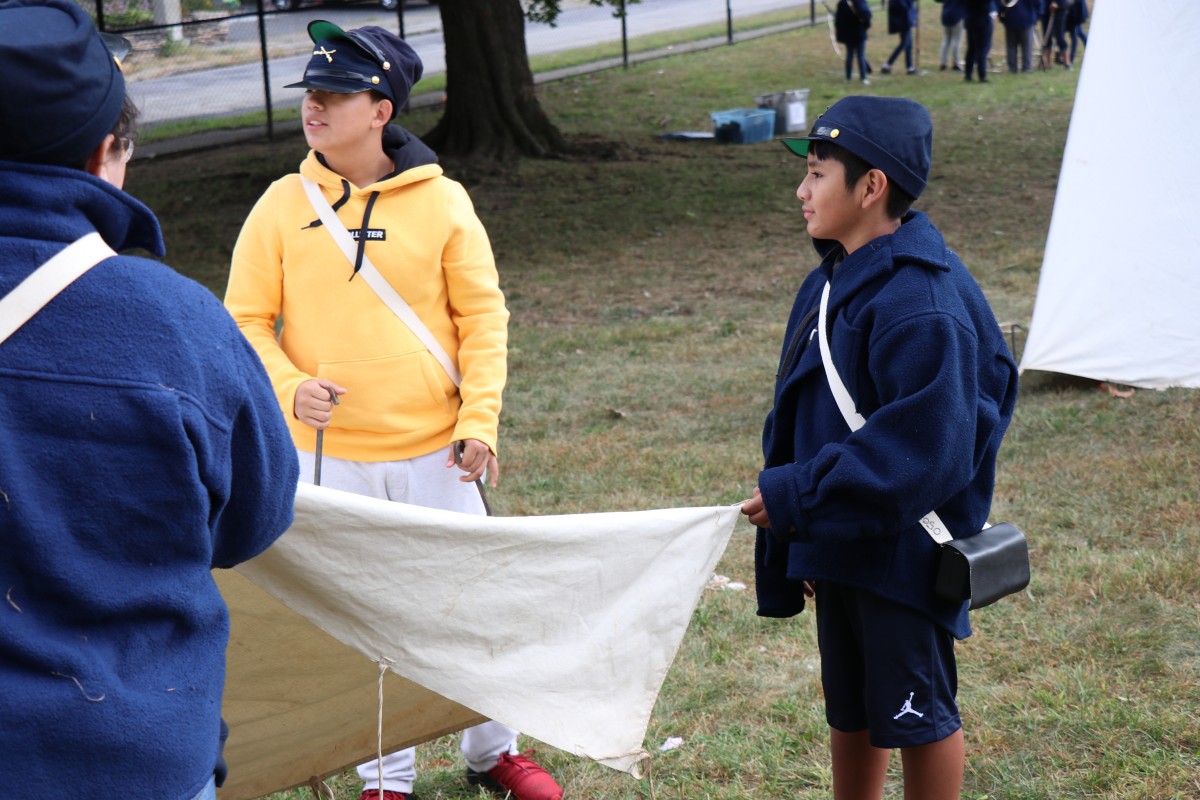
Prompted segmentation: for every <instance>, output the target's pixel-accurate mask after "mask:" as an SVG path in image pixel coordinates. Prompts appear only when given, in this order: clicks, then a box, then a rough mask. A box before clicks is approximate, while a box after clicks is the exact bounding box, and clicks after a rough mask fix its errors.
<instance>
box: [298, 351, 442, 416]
mask: <svg viewBox="0 0 1200 800" xmlns="http://www.w3.org/2000/svg"><path fill="white" fill-rule="evenodd" d="M439 373H442V369H441V367H440V366H438V364H437V363H435V362H434V360H433V356H431V355H429V353H428V352H427V351H425V350H420V351H416V352H412V353H406V354H404V355H398V356H383V357H380V358H367V359H357V360H353V361H323V362H321V363H320V364H319V365H318V367H317V375H318V376H319V377H322V378H328V379H329V380H331V381H333V382H334V383H336V384H338V385H340V386H344V387H345V388H346V394H345V395H343V396H342V398H341V400H342V401H341V403H340V404H339V405H338V406H337V407H336V408H335V409H334V412H333V423H332V424H333V426H334V427H336V428H341V429H343V430H355V431H366V432H369V433H398V432H404V431H413V430H419V429H428V428H429V426H430V423H431V422H433V421H435V420H438V419H439V418H443V417H452V416H453V414H454V410H453V409H452V408H451V402H450V401H451V394H452V392H453V386H454V384H453V383H450V379H449V377H446V381H445V382H446V383H447V384H449V386H450V388H449V389H447V387H446V386H445V385H444V384H443V382H442V381H441V380H440V377H439Z"/></svg>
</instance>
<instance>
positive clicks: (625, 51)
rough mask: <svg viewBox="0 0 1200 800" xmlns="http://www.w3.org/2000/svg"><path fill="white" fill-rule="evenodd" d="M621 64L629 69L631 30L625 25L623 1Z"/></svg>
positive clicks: (622, 4)
mask: <svg viewBox="0 0 1200 800" xmlns="http://www.w3.org/2000/svg"><path fill="white" fill-rule="evenodd" d="M621 64H623V65H624V67H625V69H629V30H628V28H627V27H626V25H625V0H621Z"/></svg>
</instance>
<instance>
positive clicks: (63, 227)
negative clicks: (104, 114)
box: [0, 162, 166, 258]
mask: <svg viewBox="0 0 1200 800" xmlns="http://www.w3.org/2000/svg"><path fill="white" fill-rule="evenodd" d="M0 178H3V180H0V185H3V193H4V194H5V195H6V196H5V198H4V199H3V200H0V217H3V216H6V215H7V214H9V213H15V214H18V215H23V214H26V213H28V214H31V215H34V216H35V217H36V219H37V225H38V226H39V233H38V234H37V238H41V239H44V240H46V241H63V242H71V241H73V240H74V239H76V238H78V237H80V236H83V235H84V234H86V233H88V232H89V230H95V231H96V232H97V233H99V234H100V236H101V237H102V238H103V239H104V241H105V242H107V243H108V246H109V247H111V248H112V249H114V250H116V251H117V252H121V251H123V250H129V249H132V248H141V249H142V250H146V251H147V252H149V253H152V254H153V255H155V256H158V257H159V258H162V257H163V256H164V255H166V247H165V246H164V244H163V237H162V229H161V228H160V227H159V224H158V220H157V219H156V218H155V216H154V212H152V211H151V210H150V209H149V208H147V207H146V206H145V205H144V204H143V203H141V202H140V201H138V200H136V199H135V198H133V197H132V196H130V195H128V194H126V193H125V192H123V191H121V190H120V189H118V188H117V187H115V186H113V185H112V184H109V183H107V182H105V181H102V180H100V179H99V178H96V177H94V176H92V175H89V174H88V173H86V172H84V171H83V170H79V169H73V168H70V167H56V166H48V165H44V164H26V163H17V162H0Z"/></svg>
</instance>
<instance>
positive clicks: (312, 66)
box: [284, 19, 423, 116]
mask: <svg viewBox="0 0 1200 800" xmlns="http://www.w3.org/2000/svg"><path fill="white" fill-rule="evenodd" d="M308 35H309V38H311V39H312V41H313V44H314V46H315V47H314V49H313V51H312V58H310V59H309V61H308V65H307V66H306V67H305V69H304V78H303V79H302V80H300V81H297V82H296V83H291V84H288V85H287V86H285V87H284V88H285V89H321V90H323V91H327V92H335V93H337V94H353V93H355V92H365V91H368V90H375V91H377V92H379V93H380V94H382V95H383V96H384V97H386V98H388V99H389V100H391V101H392V116H395V114H396V112H397V111H399V110H400V109H401V108H403V107H404V104H405V103H407V102H408V95H409V92H410V91H411V90H412V87H413V84H415V83H416V82H417V81H419V80H421V74H422V71H423V67H422V65H421V57H420V56H418V55H417V53H416V51H415V50H413V49H412V48H411V47H410V46H409V45H408V43H407V42H405V41H404V40H403V39H401V38H400V37H399V36H397V35H396V34H394V33H392V32H391V31H389V30H386V29H384V28H380V27H378V26H375V25H367V26H364V27H362V28H353V29H351V30H348V31H346V30H342V29H341V28H340V27H339V26H337V25H335V24H334V23H332V22H330V21H328V20H324V19H316V20H313V21H312V22H310V23H308Z"/></svg>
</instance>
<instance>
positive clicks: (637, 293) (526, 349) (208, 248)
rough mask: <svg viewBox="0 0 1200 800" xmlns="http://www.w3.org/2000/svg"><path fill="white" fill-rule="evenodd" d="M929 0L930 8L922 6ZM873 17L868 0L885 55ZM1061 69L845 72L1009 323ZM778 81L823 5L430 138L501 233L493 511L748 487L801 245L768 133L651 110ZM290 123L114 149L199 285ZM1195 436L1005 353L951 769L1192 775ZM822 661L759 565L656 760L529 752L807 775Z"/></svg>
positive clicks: (731, 569)
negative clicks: (721, 141) (1030, 570)
mask: <svg viewBox="0 0 1200 800" xmlns="http://www.w3.org/2000/svg"><path fill="white" fill-rule="evenodd" d="M922 6H923V7H924V8H925V13H926V18H925V20H924V21H925V30H926V31H931V30H936V19H935V17H934V16H933V15H934V14H935V13H936V10H937V6H936V5H932V4H922ZM893 38H894V37H885V36H883V35H882V34H881V33H879V32H878V31H876V30H873V32H872V38H871V40H870V43H869V46H868V49H869V52H870V54H871V56H872V57H873V59H874V61H875V63H876V64H878V63H879V62H880V60H881V55H882V54H885V48H888V49H890V46H891V44H892V42H893ZM932 47H933V45H932V44H931V43H930V42H929V41H926V42H925V45H924V48H923V49H924V51H925V57H924V59H923V61H924V64H925V65H926V66H928V64H929V61H930V58H929V55H928V54H929V53H930V52H932ZM1085 60H1086V55H1085ZM1077 76H1078V72H1072V73H1066V72H1063V71H1052V72H1044V73H1043V72H1038V73H1034V74H1032V75H1022V76H1009V75H1008V74H1006V73H1001V72H997V73H996V74H995V75H994V78H993V80H992V81H991V82H990V83H989V84H988V85H985V86H981V85H979V84H965V83H964V82H963V81H962V80H961V79H956V75H955V74H954V73H946V74H941V73H937V72H934V73H931V74H928V75H925V76H923V77H911V78H910V77H906V76H891V77H890V78H885V77H882V76H880V77H878V78H877V79H876V80H875V81H874V83H873V84H872V85H871V86H870V87H868V88H867V89H866V91H867V92H869V93H872V94H901V93H906V94H908V95H910V96H913V97H915V98H917V99H919V100H921V101H922V102H924V103H925V104H926V105H927V106H929V108H930V110H931V112H932V114H933V116H934V120H935V130H936V133H935V144H934V170H933V175H932V178H931V181H930V184H929V188H928V190H927V192H926V194H925V196H924V197H923V198H922V199H921V200H920V202H919V203H918V207H920V208H922V209H924V210H926V211H928V212H929V213H930V215H931V216H932V217H933V219H934V220H935V222H936V223H937V224H938V225H939V226H940V227H941V228H942V230H943V231H944V232H945V234H946V236H947V239H948V241H949V242H950V244H951V246H952V247H953V248H955V250H956V251H958V252H959V253H960V255H961V256H962V257H963V260H964V261H965V262H966V264H967V265H968V267H969V268H970V269H971V270H972V272H973V274H974V275H975V276H976V277H977V279H978V280H979V281H980V283H981V284H982V285H983V287H984V289H985V291H986V293H987V295H988V297H989V299H990V300H991V302H992V304H993V306H994V308H995V311H996V314H997V316H998V318H999V319H1000V320H1001V321H1005V322H1008V323H1018V324H1020V325H1023V326H1027V325H1028V322H1029V319H1030V315H1031V312H1032V307H1033V299H1034V294H1035V291H1036V286H1037V278H1038V270H1039V267H1040V264H1041V257H1042V250H1043V247H1044V244H1045V237H1046V233H1047V230H1048V227H1049V222H1050V214H1051V207H1052V203H1053V199H1054V192H1055V186H1056V182H1057V178H1058V172H1059V164H1060V162H1061V158H1062V150H1063V144H1064V141H1065V137H1066V129H1067V124H1068V120H1069V115H1070V110H1071V105H1072V100H1073V96H1074V86H1075V81H1076V79H1077ZM800 87H808V88H809V89H810V90H811V96H810V100H809V116H810V119H811V117H812V116H813V115H814V114H815V113H818V112H819V111H821V110H822V109H823V108H824V107H825V106H827V105H829V104H830V103H831V102H833V101H834V100H836V99H837V98H838V97H841V96H842V95H843V94H845V93H846V92H847V91H848V90H852V91H860V90H862V88H863V87H861V86H860V85H858V84H846V83H844V82H843V80H842V75H841V63H840V60H839V59H838V58H837V57H836V56H835V55H834V53H833V51H832V49H831V47H830V44H829V40H828V36H827V33H826V31H825V30H824V29H823V28H817V29H813V30H800V31H796V32H793V33H788V34H783V35H779V36H774V37H768V38H765V39H761V40H756V41H753V42H749V43H743V44H739V45H738V46H736V47H731V48H719V49H717V50H712V51H708V52H704V53H697V54H690V55H681V56H677V57H673V58H670V59H666V60H662V61H657V62H653V63H647V64H642V65H638V66H635V67H633V68H631V69H629V70H627V71H626V70H614V71H611V72H607V73H603V74H595V75H590V76H587V77H582V78H579V79H574V80H569V81H562V82H556V83H553V84H547V85H544V86H542V87H539V96H540V98H541V101H542V103H543V104H544V105H545V107H546V109H547V110H548V111H549V113H550V114H551V116H552V117H553V118H554V119H555V120H557V121H558V122H559V124H560V125H561V126H562V128H563V130H564V131H565V132H566V133H567V135H568V136H569V137H570V139H571V141H572V143H573V145H574V146H575V147H576V150H577V152H578V153H579V155H577V156H576V157H574V158H570V159H564V160H557V161H549V162H534V161H527V162H522V163H520V164H519V165H516V166H515V167H499V166H494V165H492V166H490V165H479V164H475V165H471V164H462V163H454V162H452V163H448V164H447V168H448V170H449V172H450V174H451V175H453V176H454V177H457V178H459V179H460V180H463V181H464V182H465V183H466V184H467V186H468V187H469V189H470V191H471V194H472V197H473V199H474V200H475V202H476V204H477V208H478V210H479V213H480V215H481V217H482V218H483V220H484V222H485V223H486V225H487V227H488V230H489V232H490V234H491V236H492V238H493V243H494V246H495V250H496V253H497V258H498V263H499V265H500V269H501V276H502V281H503V285H504V289H505V291H506V294H507V297H508V301H509V306H510V308H511V310H512V314H513V316H512V328H511V334H512V342H511V343H512V352H511V362H510V380H509V385H508V389H507V391H506V394H505V409H504V415H503V426H502V431H501V457H502V462H503V467H504V470H503V480H502V483H501V485H500V487H499V488H498V489H497V490H496V491H494V492H493V493H492V495H491V497H492V500H493V504H494V506H495V507H496V509H497V513H501V514H507V515H516V514H545V513H561V512H589V511H607V510H617V509H635V508H650V507H668V506H677V505H700V504H714V503H725V502H733V501H736V500H737V499H739V498H742V497H744V496H746V495H748V493H749V492H750V490H751V488H752V487H753V485H754V481H755V476H756V470H757V466H758V464H759V462H760V460H761V454H760V452H759V441H758V437H759V432H760V430H761V425H762V420H763V416H764V415H765V414H766V412H767V410H768V409H769V406H770V391H771V385H772V376H773V374H774V369H775V360H776V358H777V354H778V349H779V346H780V339H781V337H782V334H783V330H782V329H783V323H784V320H785V319H786V315H787V312H788V309H789V307H790V303H791V298H792V295H793V294H794V291H795V289H796V287H797V286H798V285H799V282H800V280H801V278H802V276H803V275H804V274H805V273H806V271H807V270H809V269H810V268H811V267H812V266H813V265H814V263H815V258H814V255H813V252H812V250H811V246H810V244H809V242H808V239H807V238H806V236H805V234H804V223H803V219H802V218H801V216H800V214H799V213H798V207H797V203H796V201H795V198H794V196H793V193H794V190H795V187H796V184H797V182H798V181H799V179H800V178H801V176H802V170H803V167H802V165H801V163H800V162H799V161H798V160H797V159H794V158H792V157H790V156H788V155H787V154H786V153H785V152H784V150H783V148H782V147H780V146H779V145H777V144H774V143H770V144H762V145H750V146H744V147H738V146H716V145H713V144H711V143H698V142H693V143H678V142H665V141H661V140H658V139H656V138H655V134H657V133H659V132H662V131H664V130H678V129H695V128H706V127H708V125H709V123H708V114H709V112H711V111H714V110H719V109H723V108H731V107H736V106H744V105H750V104H752V101H753V97H754V95H756V94H762V93H766V92H771V91H779V90H784V89H792V88H800ZM1115 101H1116V100H1115ZM434 121H435V118H434V116H433V115H432V114H431V113H422V114H418V115H415V116H413V117H411V118H409V119H408V120H407V123H408V124H409V126H410V127H412V128H413V129H414V130H417V131H423V130H426V129H428V128H429V127H431V126H432V124H433V122H434ZM304 152H305V148H304V144H303V141H302V140H300V139H298V138H294V139H286V140H283V141H280V142H277V143H274V144H270V145H244V146H236V147H226V148H223V149H222V150H220V151H210V152H205V153H197V154H194V155H191V156H187V157H177V158H162V159H158V160H157V161H155V162H145V163H135V164H134V165H133V168H132V170H131V177H130V183H129V187H130V190H131V191H132V192H133V194H135V195H137V196H139V197H141V198H143V199H145V200H146V201H147V202H148V203H149V205H150V206H151V207H152V208H154V209H156V210H157V211H158V212H159V214H160V217H161V218H162V220H163V222H164V226H165V228H166V238H167V242H168V248H169V251H170V256H169V259H168V260H169V261H170V263H172V264H173V265H174V266H175V267H177V268H178V269H180V270H182V271H184V272H185V273H187V274H190V275H193V276H195V277H197V279H199V280H201V281H203V282H204V283H205V284H206V285H208V286H209V287H211V288H212V289H213V290H214V291H215V292H217V293H221V292H222V291H223V289H224V282H225V275H226V271H227V266H228V259H229V254H230V250H231V248H232V245H233V241H234V239H235V237H236V235H237V232H238V229H239V227H240V224H241V222H242V220H243V219H244V217H245V214H246V212H247V211H248V210H249V208H250V206H251V205H252V204H253V202H254V201H255V199H256V198H257V196H258V195H259V193H260V192H261V191H262V190H263V189H264V188H265V187H266V185H267V183H268V182H269V181H271V180H273V179H274V178H275V177H278V176H279V175H281V174H283V173H284V172H287V171H291V170H294V169H295V167H296V165H297V164H298V163H299V161H300V160H301V159H302V157H303V155H304ZM1114 224H1119V220H1114ZM1016 341H1017V346H1018V349H1019V348H1020V346H1021V343H1022V340H1021V338H1020V336H1018V337H1017V340H1016ZM1198 452H1200V394H1197V393H1196V392H1190V391H1183V390H1171V391H1165V392H1152V391H1139V392H1136V393H1135V394H1134V395H1133V396H1132V397H1130V398H1128V399H1120V398H1115V397H1113V396H1110V395H1109V394H1108V393H1106V392H1102V391H1098V390H1097V387H1096V385H1095V384H1094V383H1093V382H1090V381H1084V380H1079V379H1073V378H1067V377H1063V376H1054V375H1047V374H1036V373H1035V374H1027V375H1025V376H1024V377H1023V384H1022V390H1021V396H1020V400H1019V402H1018V405H1017V411H1016V416H1015V418H1014V420H1013V425H1012V428H1011V431H1010V433H1009V436H1008V438H1007V439H1006V441H1005V445H1004V448H1003V450H1002V452H1001V459H1000V469H999V477H998V485H997V489H996V500H995V508H994V513H993V518H994V519H1007V520H1011V521H1014V522H1016V523H1018V524H1020V525H1021V526H1022V527H1023V528H1024V529H1025V530H1026V531H1027V532H1028V533H1029V534H1030V538H1031V548H1032V560H1033V565H1034V576H1033V582H1032V584H1031V586H1030V587H1029V590H1028V591H1027V592H1026V593H1024V594H1022V595H1020V596H1018V597H1014V598H1009V599H1006V600H1004V601H1002V602H1001V603H999V604H997V605H996V606H994V607H991V608H988V609H986V610H984V611H982V612H979V613H977V614H975V615H974V617H973V622H974V626H975V629H976V634H975V636H973V637H972V638H970V639H968V640H967V641H966V642H964V643H962V645H961V646H960V648H959V651H958V652H959V668H960V695H959V699H960V703H961V706H962V711H963V716H964V721H965V730H966V741H967V748H968V767H967V776H966V788H965V791H964V796H965V797H967V798H971V799H972V800H983V798H989V799H990V800H1025V799H1027V798H1028V799H1030V800H1032V799H1033V798H1039V799H1040V798H1047V799H1049V798H1054V799H1055V800H1058V799H1059V798H1078V799H1079V800H1085V799H1086V800H1093V799H1094V798H1111V799H1116V798H1121V799H1122V800H1134V799H1143V798H1144V799H1145V800H1150V799H1153V800H1163V799H1165V798H1178V799H1179V800H1185V799H1191V800H1194V799H1195V798H1197V797H1200V613H1198V612H1200V600H1198V599H1197V597H1198V595H1197V590H1198V589H1200V557H1198V555H1200V553H1198V545H1197V542H1200V498H1198V496H1197V495H1198V489H1197V481H1196V477H1195V476H1196V474H1197V463H1196V462H1197V458H1198V457H1197V455H1196V454H1197V453H1198ZM751 544H752V534H751V531H750V529H749V528H748V526H746V525H745V524H744V523H740V524H739V527H738V528H737V530H736V531H735V534H734V538H733V540H732V542H731V544H730V547H729V549H728V551H727V552H726V555H725V557H724V559H723V560H722V562H721V564H720V565H719V567H718V571H719V572H721V573H722V574H724V575H728V576H730V577H732V578H733V579H734V580H741V581H744V582H747V583H749V584H752V583H753V568H752V554H751ZM817 667H818V656H817V649H816V641H815V635H814V629H813V619H812V617H811V615H809V614H807V613H806V614H804V615H801V616H800V617H798V618H796V619H792V620H762V619H758V618H756V617H755V616H754V600H753V592H752V591H746V592H734V591H728V590H711V591H708V592H706V593H705V595H704V596H703V598H702V600H701V603H700V605H699V607H698V608H697V610H696V613H695V617H694V619H693V623H692V627H691V628H690V630H689V633H688V635H687V636H686V637H685V640H684V644H683V647H682V648H681V650H680V653H679V656H678V659H677V661H676V663H675V666H674V667H673V668H672V670H671V672H670V674H669V675H668V678H667V681H666V684H665V686H664V689H663V693H662V695H661V697H660V699H659V702H658V705H657V707H656V710H655V714H654V716H653V718H652V720H651V723H650V729H649V733H648V736H647V742H646V743H647V746H648V747H649V749H651V750H652V751H653V750H655V748H656V747H657V746H658V744H659V743H661V742H662V741H663V740H664V739H666V738H667V737H668V736H680V737H682V738H683V739H684V744H683V746H682V747H681V748H680V749H678V750H675V751H672V752H669V753H658V752H655V755H654V760H653V773H652V780H646V781H642V782H640V783H639V782H635V781H633V780H632V779H630V778H629V777H627V776H624V775H619V774H616V773H613V772H611V771H608V770H606V769H605V768H602V767H599V766H596V765H594V764H591V763H588V762H586V761H583V760H581V759H578V758H576V757H573V756H571V755H568V754H566V753H562V752H559V751H557V750H555V749H554V748H550V747H547V746H544V745H541V746H539V752H538V758H539V759H540V760H542V761H544V762H545V763H546V764H547V765H548V766H549V767H550V769H551V770H552V771H553V773H554V774H555V775H556V776H557V777H558V778H559V779H560V781H561V782H562V784H563V785H564V787H565V788H566V790H567V796H568V797H571V798H600V797H604V798H618V799H623V798H649V797H655V798H688V799H689V800H690V799H691V798H730V799H733V798H738V799H741V798H747V799H748V798H776V797H796V798H825V797H829V796H830V774H829V768H828V749H827V744H826V736H827V734H826V728H825V723H824V716H823V711H822V702H821V695H820V685H819V680H818V674H819V673H818V669H817ZM523 744H525V745H536V743H534V742H524V743H523ZM418 752H419V758H420V777H419V780H418V783H417V791H418V793H419V795H420V796H421V797H423V798H426V800H428V798H448V799H449V798H468V797H475V796H477V795H476V794H475V793H473V792H472V791H471V790H470V789H469V788H468V787H466V785H465V783H464V782H463V780H462V777H461V771H462V759H461V757H459V756H458V754H457V737H455V736H449V737H444V738H442V739H439V740H437V741H435V742H432V743H430V744H427V745H424V746H422V747H421V748H419V751H418ZM897 762H898V759H894V762H893V769H894V770H895V764H896V763H897ZM334 785H335V793H336V796H337V797H338V798H339V800H344V799H346V798H349V799H350V800H353V798H355V797H357V794H358V788H359V785H358V783H357V781H356V779H355V778H354V776H353V773H348V774H346V775H344V776H340V777H338V778H337V779H336V780H335V781H334ZM898 785H899V784H898V782H897V781H892V782H891V784H890V785H889V789H888V795H887V796H888V797H889V798H895V797H899V796H900V795H899V789H898ZM309 796H310V795H309V794H308V792H307V790H304V791H295V792H291V793H284V794H280V795H276V796H275V800H282V798H285V797H287V798H301V797H305V798H307V797H309Z"/></svg>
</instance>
